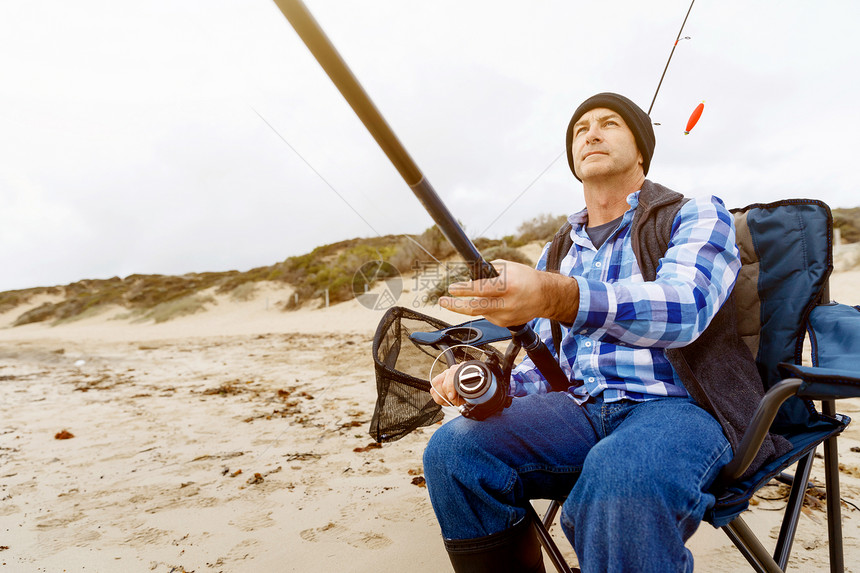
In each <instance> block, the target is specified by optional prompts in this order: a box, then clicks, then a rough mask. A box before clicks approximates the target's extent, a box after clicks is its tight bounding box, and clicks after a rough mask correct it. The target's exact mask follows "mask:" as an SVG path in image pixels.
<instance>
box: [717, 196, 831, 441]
mask: <svg viewBox="0 0 860 573" xmlns="http://www.w3.org/2000/svg"><path fill="white" fill-rule="evenodd" d="M732 214H733V215H734V218H735V227H736V229H737V243H738V247H739V249H740V252H741V262H742V264H743V268H742V269H741V272H740V275H739V277H738V281H737V284H736V286H735V298H736V305H737V310H738V329H739V331H740V334H741V336H742V338H743V340H744V342H746V344H747V346H749V348H750V350H751V351H752V353H753V356H755V358H756V363H757V364H758V368H759V372H760V373H761V376H762V380H763V381H764V385H765V389H767V388H770V387H771V386H773V385H774V384H776V383H777V382H779V380H780V379H781V376H780V374H779V372H778V369H777V365H778V364H779V363H780V362H789V363H795V364H800V361H801V353H802V350H803V339H804V335H805V332H806V327H805V325H806V320H807V319H808V317H809V313H810V311H811V310H812V308H813V307H814V306H815V305H816V304H817V303H818V302H819V301H820V299H821V297H822V295H823V293H824V292H825V289H826V286H827V279H828V278H829V276H830V273H831V271H832V270H833V254H832V252H833V249H832V236H833V218H832V216H831V214H830V208H829V207H828V206H827V205H826V204H825V203H823V202H821V201H817V200H813V199H790V200H784V201H777V202H774V203H767V204H760V203H756V204H753V205H749V206H748V207H744V208H743V209H734V210H732ZM809 415H810V413H809V408H808V406H807V405H806V404H805V403H804V402H802V401H800V400H796V399H793V400H790V401H789V402H786V404H785V405H784V406H783V408H782V411H781V414H780V417H778V418H777V421H776V424H775V426H774V429H775V430H776V431H780V429H781V428H785V429H786V430H789V431H790V428H791V427H795V426H806V425H807V424H808V423H809Z"/></svg>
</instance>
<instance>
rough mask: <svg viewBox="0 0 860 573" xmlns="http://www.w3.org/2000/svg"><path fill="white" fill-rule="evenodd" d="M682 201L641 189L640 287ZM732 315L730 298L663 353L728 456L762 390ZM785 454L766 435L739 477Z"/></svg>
mask: <svg viewBox="0 0 860 573" xmlns="http://www.w3.org/2000/svg"><path fill="white" fill-rule="evenodd" d="M686 201H688V199H684V196H683V195H681V194H680V193H676V192H674V191H672V190H671V189H668V188H666V187H663V186H662V185H659V184H657V183H652V182H651V181H648V180H647V179H646V180H645V183H644V184H643V185H642V190H641V191H640V192H639V206H638V207H637V208H636V212H635V213H634V214H633V222H632V224H631V229H630V234H631V237H630V239H631V244H632V247H633V253H634V256H635V257H636V262H637V263H638V264H639V270H640V271H641V272H642V276H643V278H644V279H645V280H646V281H653V280H655V279H656V277H657V266H658V264H659V261H660V259H661V258H662V257H663V255H664V254H665V253H666V249H667V248H668V246H669V241H670V240H671V233H672V223H673V221H674V220H675V215H677V214H678V211H679V210H680V209H681V207H682V206H683V204H684V203H685V202H686ZM570 229H571V227H570V223H566V224H565V225H564V226H563V227H562V228H561V229H560V230H559V232H558V233H556V235H555V237H554V238H553V241H552V243H551V244H550V247H549V251H548V252H547V268H546V270H547V271H549V272H558V269H559V266H560V264H561V260H562V259H563V258H564V257H565V255H567V253H568V251H570V247H571V246H572V244H573V241H572V239H571V238H570ZM735 312H736V311H735V295H734V293H731V294H730V296H729V298H728V299H727V300H726V302H725V304H723V306H722V308H720V310H719V311H718V312H717V314H716V316H714V318H713V320H712V321H711V323H710V324H709V325H708V327H707V328H706V329H705V331H704V332H703V333H702V334H701V335H700V336H699V337H698V338H697V339H696V340H694V341H693V342H691V343H690V344H688V345H687V346H684V347H682V348H671V349H667V350H666V358H667V359H668V360H669V362H670V363H671V364H672V367H673V368H675V372H677V373H678V377H679V378H680V379H681V381H682V382H683V383H684V388H686V389H687V392H688V393H689V394H690V396H691V397H692V398H693V399H694V400H695V401H696V402H697V403H698V404H699V405H700V406H701V407H702V408H704V409H705V410H707V411H708V412H709V413H710V414H711V415H712V416H714V418H716V419H717V421H718V422H719V423H720V425H721V426H722V428H723V433H724V434H725V435H726V438H727V439H728V440H729V443H730V444H731V446H732V450H733V451H735V452H737V448H738V445H739V444H740V441H741V438H742V437H743V434H744V432H745V431H746V428H747V425H748V424H749V421H750V420H751V419H752V417H753V414H754V413H755V410H756V408H757V407H758V404H759V402H760V401H761V398H762V396H763V395H764V384H763V383H762V380H761V376H760V375H759V372H758V368H757V367H756V363H755V358H754V357H753V355H752V353H751V352H750V350H749V348H748V347H747V345H746V344H744V342H743V341H742V340H741V337H740V335H739V334H738V329H737V321H736V316H735ZM551 324H552V337H553V344H554V346H555V349H556V355H558V353H559V349H560V344H561V327H560V325H559V324H558V323H557V322H556V321H552V323H551ZM790 449H791V444H790V443H789V442H788V440H786V439H785V438H783V437H782V436H778V435H773V434H769V435H768V437H767V438H766V439H765V441H764V443H763V444H762V447H761V449H760V450H759V452H758V455H757V456H756V458H755V459H754V460H753V463H752V464H751V465H750V467H749V469H748V470H747V471H746V472H745V474H744V476H748V475H751V474H753V473H755V471H756V470H758V468H759V467H761V465H762V464H764V463H765V462H767V461H768V460H770V459H772V458H774V457H777V456H780V455H782V454H784V453H786V452H788V451H789V450H790Z"/></svg>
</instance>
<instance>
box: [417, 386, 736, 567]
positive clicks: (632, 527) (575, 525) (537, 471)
mask: <svg viewBox="0 0 860 573" xmlns="http://www.w3.org/2000/svg"><path fill="white" fill-rule="evenodd" d="M731 455H732V454H731V448H730V447H729V443H728V441H727V440H726V438H725V436H724V435H723V432H722V429H721V428H720V425H719V423H718V422H717V421H716V420H715V419H714V418H713V417H712V416H711V415H710V414H708V413H707V412H705V411H704V410H703V409H702V408H701V407H699V406H698V405H697V404H696V403H695V402H693V401H692V400H691V399H689V398H662V399H656V400H651V401H647V402H632V401H627V400H624V401H621V402H613V403H608V404H606V403H604V402H603V400H602V399H601V398H599V397H598V398H596V399H592V400H590V401H589V402H587V403H586V404H584V405H582V406H580V405H578V404H577V403H576V402H574V401H573V399H572V398H571V397H570V395H568V394H567V393H564V392H553V393H550V394H543V395H529V396H525V397H521V398H514V401H513V404H512V405H511V406H510V407H509V408H507V409H505V410H504V411H502V412H501V413H499V414H497V415H494V416H491V417H490V418H488V419H487V420H484V421H475V420H469V419H466V418H462V417H460V418H455V419H454V420H451V421H450V422H448V423H446V424H444V425H442V426H441V427H440V428H439V429H437V430H436V432H435V434H434V435H433V437H432V438H431V439H430V442H429V443H428V445H427V448H426V450H425V451H424V474H425V478H426V480H427V487H428V490H429V492H430V499H431V501H432V503H433V509H434V511H435V512H436V517H437V519H438V520H439V525H440V526H441V528H442V535H443V536H444V537H445V538H447V539H472V538H477V537H483V536H486V535H490V534H493V533H498V532H500V531H503V530H505V529H508V528H510V527H511V526H513V525H514V524H515V523H517V522H518V521H519V520H521V519H523V517H524V516H525V509H524V507H525V504H526V503H527V501H528V500H529V499H564V500H565V502H564V504H563V505H562V510H561V525H562V529H563V530H564V533H565V535H566V536H567V538H568V540H570V542H571V543H572V544H573V547H574V550H575V551H576V555H577V558H578V560H579V566H580V567H581V569H582V571H584V572H590V571H595V572H596V571H601V572H603V571H624V570H627V571H692V570H693V556H692V554H691V553H690V551H689V550H688V549H687V548H686V547H685V546H684V543H685V542H686V540H687V539H689V537H690V536H691V535H692V534H693V532H694V531H695V530H696V528H697V527H698V526H699V523H700V522H701V520H702V517H703V515H704V513H705V511H706V510H707V509H708V508H709V507H710V506H712V505H713V503H714V497H713V495H711V494H709V493H708V492H707V490H708V488H709V486H710V484H711V483H712V482H713V481H714V479H715V478H716V476H717V474H718V473H719V471H720V469H721V468H722V467H723V466H724V465H725V464H726V463H728V461H729V459H731Z"/></svg>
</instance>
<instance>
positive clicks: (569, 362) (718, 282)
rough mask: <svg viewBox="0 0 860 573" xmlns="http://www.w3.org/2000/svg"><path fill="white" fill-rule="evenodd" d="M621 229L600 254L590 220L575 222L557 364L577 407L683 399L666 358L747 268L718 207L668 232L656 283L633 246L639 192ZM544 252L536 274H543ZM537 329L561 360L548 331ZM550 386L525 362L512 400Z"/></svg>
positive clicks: (696, 202) (707, 207) (696, 203)
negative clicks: (572, 286)
mask: <svg viewBox="0 0 860 573" xmlns="http://www.w3.org/2000/svg"><path fill="white" fill-rule="evenodd" d="M627 203H628V204H629V205H630V208H629V209H628V210H627V212H626V213H624V216H623V218H622V220H621V224H620V225H619V227H618V229H616V231H615V232H614V233H613V234H612V235H610V236H609V238H608V239H607V241H606V242H605V243H604V244H603V245H602V246H601V247H600V248H599V249H595V248H594V245H593V244H592V243H591V239H589V238H588V235H587V234H586V232H585V226H586V223H587V220H588V216H587V213H586V211H585V210H583V211H580V212H579V213H577V214H575V215H571V216H570V217H569V221H570V223H571V225H572V226H573V228H572V229H571V236H572V238H573V246H572V247H571V249H570V251H569V252H568V253H567V255H566V256H565V257H564V259H563V260H562V261H561V268H560V272H561V274H563V275H567V276H570V277H573V278H574V279H576V281H577V282H578V283H579V312H578V314H577V316H576V320H575V321H574V322H573V324H572V325H571V326H570V328H565V327H564V325H562V341H561V358H560V360H559V364H560V365H561V368H562V370H563V371H564V372H565V374H567V375H568V378H569V379H570V380H571V381H572V384H571V387H570V388H569V391H570V392H571V394H572V395H573V397H574V399H576V401H577V402H580V403H582V402H585V401H586V400H587V399H588V397H589V396H597V395H599V394H601V393H602V394H603V399H604V400H605V401H606V402H614V401H618V400H623V399H629V400H649V399H653V398H656V397H659V396H686V395H687V391H686V390H685V389H684V387H683V384H682V383H681V380H680V379H679V378H678V375H677V374H676V372H675V369H674V368H673V367H672V366H671V364H669V361H668V360H667V359H666V353H665V349H667V348H675V347H681V346H685V345H687V344H689V343H690V342H692V341H694V340H695V339H696V338H697V337H698V336H699V335H700V334H701V333H702V332H704V330H705V328H706V327H707V326H708V324H710V322H711V319H712V318H713V317H714V315H715V314H716V313H717V311H718V310H719V309H720V307H721V306H722V304H723V303H724V302H725V300H726V299H727V298H728V296H729V294H730V293H731V290H732V288H733V287H734V284H735V280H736V279H737V276H738V271H739V270H740V267H741V262H740V257H739V253H738V249H737V246H736V245H735V229H734V225H733V221H732V216H731V214H730V213H729V212H728V211H727V210H726V208H725V206H724V205H723V202H722V201H721V200H720V199H718V198H716V197H711V198H702V199H693V200H690V201H688V202H687V203H686V204H685V205H684V206H683V207H682V208H681V210H680V211H679V212H678V215H677V216H676V217H675V220H674V222H673V224H672V239H671V241H670V242H669V247H668V249H667V251H666V254H665V256H664V257H663V258H662V259H661V260H660V264H659V267H658V269H657V279H656V280H655V281H653V282H644V279H643V277H642V273H641V272H640V271H639V265H638V264H637V262H636V257H635V256H634V254H633V248H632V246H631V236H630V225H631V223H632V221H633V213H634V211H635V209H636V206H637V205H638V204H639V192H638V191H637V192H636V193H633V194H631V195H630V196H628V197H627ZM547 250H548V249H547V248H544V251H543V254H542V255H541V258H540V261H538V264H537V269H538V270H545V269H546V256H547ZM531 326H532V328H534V329H535V332H536V333H537V334H538V335H539V336H540V337H541V339H542V340H543V341H544V342H545V343H546V345H547V346H548V347H549V348H550V351H551V352H552V353H553V354H555V350H554V348H553V343H552V333H551V330H550V321H549V320H548V319H545V318H537V319H534V320H533V321H532V322H531ZM548 389H549V385H548V383H547V382H546V380H545V379H544V377H543V376H542V375H541V374H540V372H539V371H538V370H537V368H535V366H534V363H532V361H531V360H530V359H529V358H527V357H526V358H525V359H524V360H523V361H522V362H521V363H520V364H519V365H518V366H517V367H516V368H515V369H514V372H513V376H512V377H511V393H512V395H514V396H523V395H526V394H533V393H545V392H547V391H548Z"/></svg>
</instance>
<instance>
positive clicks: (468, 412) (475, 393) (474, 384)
mask: <svg viewBox="0 0 860 573" xmlns="http://www.w3.org/2000/svg"><path fill="white" fill-rule="evenodd" d="M510 374H511V373H510V370H508V372H507V375H505V372H504V369H503V368H502V366H501V365H500V364H499V361H498V359H497V358H496V357H495V356H494V355H489V358H488V359H487V360H486V361H484V360H468V361H466V362H463V363H461V364H460V365H459V366H458V367H457V370H456V371H455V372H454V389H455V390H456V391H457V394H459V395H460V397H461V398H463V400H465V402H466V403H465V404H463V405H461V406H460V407H459V410H460V413H461V414H462V415H463V416H465V417H466V418H473V419H475V420H484V419H486V418H487V417H488V416H490V415H492V414H495V413H496V412H500V411H501V410H503V409H504V408H507V407H508V406H510V405H511V401H512V400H513V399H512V398H511V396H510V394H509V392H508V390H509V386H510V385H509V382H510V379H511V376H510Z"/></svg>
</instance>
